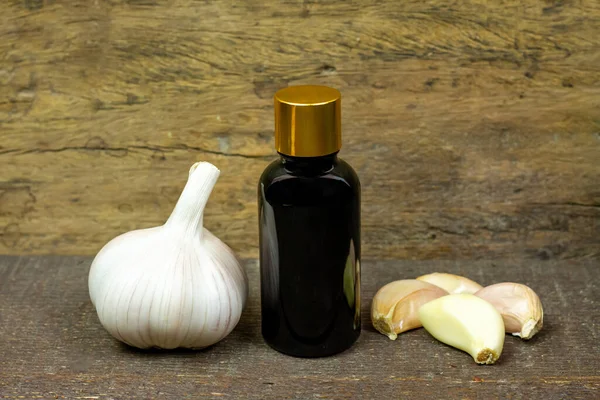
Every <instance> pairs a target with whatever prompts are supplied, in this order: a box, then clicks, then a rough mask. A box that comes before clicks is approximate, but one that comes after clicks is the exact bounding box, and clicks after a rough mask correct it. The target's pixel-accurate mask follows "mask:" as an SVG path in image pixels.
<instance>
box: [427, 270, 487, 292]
mask: <svg viewBox="0 0 600 400" xmlns="http://www.w3.org/2000/svg"><path fill="white" fill-rule="evenodd" d="M417 280H419V281H423V282H429V283H431V284H434V285H436V286H439V287H441V288H442V289H444V290H445V291H447V292H448V293H450V294H458V293H471V294H473V293H475V292H476V291H478V290H480V289H482V288H483V286H481V285H480V284H479V283H477V282H474V281H472V280H470V279H469V278H465V277H464V276H460V275H454V274H447V273H443V272H434V273H433V274H427V275H421V276H419V277H418V278H417Z"/></svg>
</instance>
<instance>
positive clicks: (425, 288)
mask: <svg viewBox="0 0 600 400" xmlns="http://www.w3.org/2000/svg"><path fill="white" fill-rule="evenodd" d="M447 294H448V292H446V291H445V290H444V289H441V288H439V287H437V286H435V285H432V284H430V283H427V282H421V281H417V280H415V279H405V280H399V281H394V282H391V283H388V284H387V285H385V286H383V287H382V288H381V289H379V291H378V292H377V293H376V294H375V297H373V303H372V305H371V321H372V322H373V326H374V327H375V329H377V330H378V331H379V332H381V333H383V334H384V335H386V336H387V337H389V338H390V339H391V340H395V339H396V338H397V337H398V334H399V333H402V332H405V331H408V330H411V329H415V328H419V327H421V322H420V321H419V315H418V310H419V307H421V306H422V305H423V304H425V303H427V302H429V301H431V300H433V299H437V298H438V297H441V296H445V295H447Z"/></svg>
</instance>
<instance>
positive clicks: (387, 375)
mask: <svg viewBox="0 0 600 400" xmlns="http://www.w3.org/2000/svg"><path fill="white" fill-rule="evenodd" d="M90 263H91V258H82V257H58V256H54V257H0V346H1V347H0V349H1V351H0V398H4V399H16V398H27V399H33V398H44V399H47V398H58V399H64V398H68V399H73V398H97V399H124V398H139V399H147V398H157V399H160V398H171V399H182V398H215V399H216V398H233V399H241V398H247V399H266V398H273V399H309V398H310V399H312V398H328V399H349V398H356V399H377V398H390V396H391V397H392V398H401V399H442V398H443V399H448V400H450V399H482V398H486V399H546V400H554V399H556V400H558V399H570V400H575V399H597V398H598V396H599V393H600V375H599V372H598V371H599V367H600V347H599V346H598V340H599V339H600V338H599V337H598V332H599V331H598V322H599V321H600V308H599V307H598V302H599V301H600V287H599V286H598V285H597V284H596V282H597V281H598V279H600V270H599V269H598V268H597V265H595V264H594V263H593V262H591V261H566V260H565V261H545V262H542V261H521V262H500V261H498V262H487V261H469V262H458V261H456V262H440V261H418V262H408V261H404V262H400V261H379V262H368V261H366V262H364V263H363V264H364V268H363V293H362V298H363V300H364V301H363V310H362V311H363V332H362V335H361V337H360V339H359V341H358V342H357V343H356V345H355V346H354V347H352V348H351V349H350V350H348V351H346V352H344V353H342V354H340V355H337V356H334V357H329V358H323V359H298V358H292V357H288V356H284V355H281V354H279V353H277V352H275V351H274V350H271V349H270V348H269V347H268V346H267V345H266V344H265V343H264V342H263V341H262V338H261V336H260V314H259V313H260V307H259V301H260V294H259V287H258V280H259V274H258V268H257V263H256V262H255V261H248V262H246V268H247V271H248V275H249V281H250V297H249V301H248V306H247V308H246V310H245V311H244V314H243V316H242V320H241V322H240V324H239V325H238V326H237V327H236V329H235V330H234V331H233V333H232V334H231V335H230V336H228V337H227V338H226V339H225V340H223V341H222V342H220V343H218V344H217V345H215V346H213V347H211V348H209V349H206V350H204V351H139V350H134V349H132V348H129V347H127V346H125V345H122V344H120V343H119V342H117V341H116V340H114V339H112V337H111V336H109V335H108V333H107V332H106V331H105V330H104V329H103V328H102V326H101V325H100V323H99V321H98V318H97V316H96V313H95V310H94V309H93V306H92V304H91V303H90V300H89V297H88V290H87V273H88V268H89V265H90ZM433 271H448V272H454V273H459V274H462V275H465V276H468V277H470V278H472V279H475V280H477V281H479V282H480V283H482V284H486V285H487V284H491V283H495V282H500V281H516V282H522V283H525V284H527V285H529V286H531V287H532V288H534V289H535V290H536V291H537V293H538V294H539V295H540V298H541V300H542V303H543V305H544V329H543V330H542V331H541V332H540V333H539V334H538V335H537V336H536V337H534V338H533V339H532V340H531V341H529V342H526V341H522V340H521V339H519V338H516V337H512V336H507V337H506V342H505V346H504V351H503V354H502V356H501V358H500V360H499V361H498V363H497V364H495V365H492V366H480V365H477V364H475V363H474V362H473V360H472V358H471V357H470V356H469V355H467V354H466V353H462V352H460V351H458V350H456V349H452V348H450V347H448V346H445V345H443V344H441V343H439V342H437V341H435V340H434V339H433V338H432V337H430V336H429V335H428V334H427V333H426V332H425V331H424V330H423V329H418V330H415V331H411V332H408V333H406V334H402V335H401V336H400V337H399V338H398V340H396V341H390V340H389V339H388V338H387V337H385V336H383V335H381V334H379V333H378V332H376V331H374V330H373V328H372V327H371V325H370V323H369V307H370V299H371V298H372V297H373V295H374V293H375V291H376V290H377V289H378V288H379V287H381V286H382V285H384V284H386V283H388V282H389V281H391V280H394V279H400V278H411V277H415V276H418V275H421V274H424V273H428V272H433Z"/></svg>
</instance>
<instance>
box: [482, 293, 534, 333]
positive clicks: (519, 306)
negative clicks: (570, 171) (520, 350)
mask: <svg viewBox="0 0 600 400" xmlns="http://www.w3.org/2000/svg"><path fill="white" fill-rule="evenodd" d="M475 296H477V297H481V298H482V299H484V300H486V301H487V302H489V303H491V304H492V305H493V306H494V307H496V310H498V312H500V315H502V319H503V320H504V328H505V329H506V332H507V333H512V334H513V335H514V336H519V337H521V338H522V339H531V338H532V337H533V336H534V335H535V334H536V333H538V332H539V331H540V330H541V329H542V326H543V325H544V310H543V308H542V302H541V301H540V298H539V297H538V295H537V294H536V293H535V292H534V291H533V290H532V289H531V288H530V287H528V286H525V285H522V284H520V283H512V282H504V283H497V284H495V285H491V286H486V287H485V288H483V289H481V290H479V291H478V292H477V293H475Z"/></svg>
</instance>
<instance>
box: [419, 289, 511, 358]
mask: <svg viewBox="0 0 600 400" xmlns="http://www.w3.org/2000/svg"><path fill="white" fill-rule="evenodd" d="M419 318H420V320H421V323H422V324H423V327H424V328H425V329H426V330H427V332H429V333H430V334H431V335H432V336H433V337H434V338H436V339H437V340H439V341H440V342H443V343H446V344H447V345H450V346H452V347H456V348H457V349H460V350H463V351H465V352H467V353H469V354H470V355H471V356H472V357H473V359H474V360H475V362H477V363H479V364H493V363H495V362H496V360H498V358H499V357H500V354H502V348H503V347H504V322H503V321H502V316H501V315H500V313H499V312H498V311H497V310H496V308H494V306H493V305H491V304H490V303H488V302H487V301H485V300H483V299H481V298H479V297H477V296H475V295H472V294H466V293H463V294H451V295H448V296H444V297H440V298H439V299H436V300H433V301H430V302H429V303H427V304H425V305H424V306H422V307H421V308H420V309H419Z"/></svg>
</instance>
